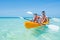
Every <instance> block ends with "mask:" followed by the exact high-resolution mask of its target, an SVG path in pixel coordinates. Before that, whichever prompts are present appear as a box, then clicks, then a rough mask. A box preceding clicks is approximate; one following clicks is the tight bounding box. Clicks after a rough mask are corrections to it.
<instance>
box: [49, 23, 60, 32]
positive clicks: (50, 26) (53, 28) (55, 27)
mask: <svg viewBox="0 0 60 40" xmlns="http://www.w3.org/2000/svg"><path fill="white" fill-rule="evenodd" d="M48 28H49V29H50V30H52V31H55V32H58V31H59V26H57V25H52V24H50V25H48Z"/></svg>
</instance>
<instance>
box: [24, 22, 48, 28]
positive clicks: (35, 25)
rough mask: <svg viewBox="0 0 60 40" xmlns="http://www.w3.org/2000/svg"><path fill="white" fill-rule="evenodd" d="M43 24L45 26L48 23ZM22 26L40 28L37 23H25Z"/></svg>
mask: <svg viewBox="0 0 60 40" xmlns="http://www.w3.org/2000/svg"><path fill="white" fill-rule="evenodd" d="M43 24H44V25H46V24H48V22H44V23H43ZM24 25H25V27H26V28H35V27H38V26H42V25H41V24H39V23H36V22H31V21H27V22H25V23H24Z"/></svg>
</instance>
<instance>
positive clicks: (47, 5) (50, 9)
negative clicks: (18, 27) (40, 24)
mask: <svg viewBox="0 0 60 40" xmlns="http://www.w3.org/2000/svg"><path fill="white" fill-rule="evenodd" d="M42 11H45V12H46V15H47V16H49V17H60V0H0V17H20V16H22V17H31V16H33V15H31V14H28V13H29V12H30V13H33V14H34V13H37V14H38V15H41V12H42Z"/></svg>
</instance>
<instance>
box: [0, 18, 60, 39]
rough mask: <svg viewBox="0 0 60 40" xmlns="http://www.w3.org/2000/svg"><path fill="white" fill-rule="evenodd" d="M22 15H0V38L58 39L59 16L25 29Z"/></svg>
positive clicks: (59, 30)
mask: <svg viewBox="0 0 60 40" xmlns="http://www.w3.org/2000/svg"><path fill="white" fill-rule="evenodd" d="M25 21H28V20H25V19H24V18H22V17H0V40H60V18H50V20H49V24H47V25H45V26H42V27H38V28H32V29H26V28H25V26H24V22H25Z"/></svg>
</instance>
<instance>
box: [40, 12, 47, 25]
mask: <svg viewBox="0 0 60 40" xmlns="http://www.w3.org/2000/svg"><path fill="white" fill-rule="evenodd" d="M47 21H48V18H47V16H46V15H45V11H42V18H41V21H40V22H41V23H42V24H43V23H44V22H47Z"/></svg>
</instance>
